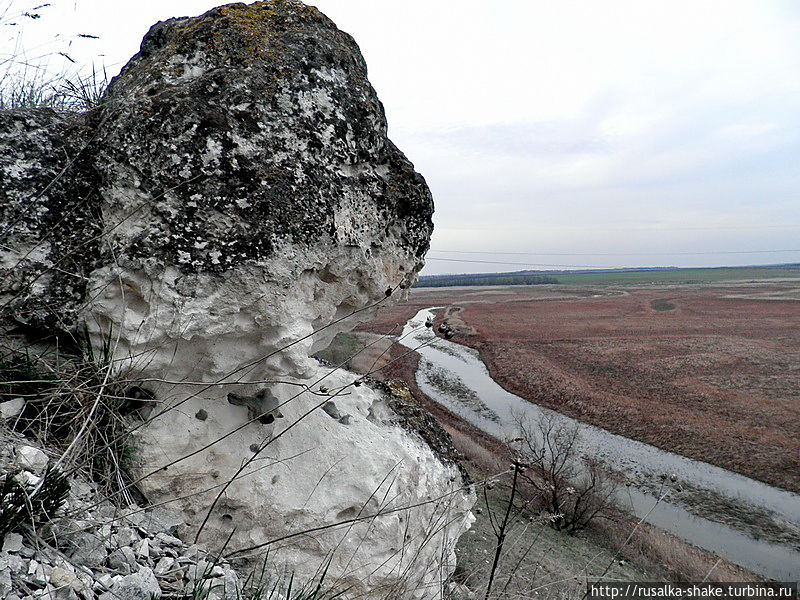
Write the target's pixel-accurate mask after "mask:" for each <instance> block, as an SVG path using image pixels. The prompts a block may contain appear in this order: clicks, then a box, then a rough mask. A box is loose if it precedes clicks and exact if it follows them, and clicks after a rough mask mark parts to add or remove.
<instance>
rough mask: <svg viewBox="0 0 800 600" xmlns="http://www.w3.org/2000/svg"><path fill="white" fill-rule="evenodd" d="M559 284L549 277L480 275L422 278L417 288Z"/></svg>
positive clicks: (506, 274)
mask: <svg viewBox="0 0 800 600" xmlns="http://www.w3.org/2000/svg"><path fill="white" fill-rule="evenodd" d="M545 283H558V279H556V278H555V277H551V276H549V275H524V274H509V273H497V274H492V273H480V274H476V275H469V274H464V275H429V276H426V277H420V278H419V281H418V282H417V283H416V287H452V286H459V285H541V284H545Z"/></svg>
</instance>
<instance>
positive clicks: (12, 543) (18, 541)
mask: <svg viewBox="0 0 800 600" xmlns="http://www.w3.org/2000/svg"><path fill="white" fill-rule="evenodd" d="M20 550H22V536H21V535H20V534H18V533H7V534H6V536H5V537H4V538H3V552H19V551H20Z"/></svg>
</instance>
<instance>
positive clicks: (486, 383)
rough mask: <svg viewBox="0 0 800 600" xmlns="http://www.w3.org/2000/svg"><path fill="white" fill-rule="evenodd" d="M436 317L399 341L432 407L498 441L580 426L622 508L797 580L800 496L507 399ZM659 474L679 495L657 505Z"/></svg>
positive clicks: (412, 324)
mask: <svg viewBox="0 0 800 600" xmlns="http://www.w3.org/2000/svg"><path fill="white" fill-rule="evenodd" d="M436 310H437V309H436V308H427V309H423V310H420V311H419V312H418V313H417V314H416V315H415V316H414V317H413V318H412V319H410V320H409V321H408V323H407V324H406V325H405V328H404V330H403V335H402V337H401V339H400V343H402V344H403V345H405V346H406V347H408V348H412V349H418V350H417V351H418V352H419V354H420V355H421V359H420V363H419V369H418V371H417V375H416V377H417V384H418V386H419V388H420V389H421V390H422V391H423V392H424V393H425V394H427V395H428V396H429V397H430V398H431V399H432V400H434V401H435V402H437V403H439V404H441V405H442V406H444V407H445V408H447V409H448V410H450V411H451V412H453V413H454V414H456V415H458V416H459V417H460V418H462V419H464V420H465V421H467V422H469V423H470V424H471V425H473V426H475V427H477V428H479V429H481V430H483V431H485V432H486V433H488V434H490V435H492V436H493V437H495V438H497V439H500V440H506V439H512V438H514V437H516V435H517V425H516V423H517V421H518V419H519V418H527V419H530V420H536V419H539V418H540V417H541V416H542V415H547V416H550V417H552V418H554V419H556V420H557V421H559V422H562V423H565V424H569V425H573V424H576V423H577V424H578V427H579V430H580V442H579V444H580V448H579V451H580V453H581V454H582V455H584V456H587V457H591V458H593V459H595V460H600V461H602V462H603V464H604V465H606V466H607V467H608V468H610V469H612V470H614V471H616V472H618V473H621V474H622V475H623V476H624V477H625V478H626V480H627V481H629V482H630V483H631V485H630V486H629V487H625V488H623V491H622V492H621V493H620V494H619V497H618V498H617V501H618V503H619V504H620V505H621V507H623V508H624V509H626V510H628V511H629V512H631V513H632V514H634V515H636V516H637V517H640V518H641V517H645V520H647V521H648V522H650V523H652V524H654V525H656V526H658V527H660V528H662V529H664V530H667V531H669V532H671V533H673V534H674V535H676V536H678V537H680V538H682V539H684V540H686V541H688V542H690V543H692V544H694V545H696V546H698V547H701V548H703V549H706V550H708V551H711V552H713V553H715V554H718V555H720V556H723V557H724V558H726V559H728V560H730V561H731V562H734V563H736V564H739V565H741V566H743V567H745V568H747V569H750V570H751V571H754V572H756V573H759V574H761V575H764V576H766V577H769V578H771V579H776V580H784V581H789V580H797V579H798V578H800V496H798V495H797V494H794V493H791V492H788V491H785V490H781V489H779V488H776V487H772V486H770V485H767V484H765V483H762V482H759V481H756V480H753V479H750V478H748V477H745V476H742V475H739V474H737V473H733V472H731V471H727V470H725V469H722V468H719V467H716V466H714V465H711V464H708V463H704V462H700V461H696V460H692V459H689V458H686V457H684V456H679V455H677V454H673V453H671V452H666V451H664V450H661V449H659V448H656V447H655V446H651V445H648V444H644V443H642V442H638V441H636V440H632V439H629V438H626V437H623V436H619V435H615V434H613V433H610V432H609V431H606V430H604V429H601V428H599V427H595V426H593V425H589V424H585V423H581V422H578V421H575V420H574V419H571V418H570V417H567V416H564V415H561V414H559V413H555V412H553V411H550V410H548V409H546V408H542V407H539V406H537V405H535V404H532V403H531V402H529V401H527V400H525V399H523V398H520V397H518V396H516V395H514V394H511V393H510V392H508V391H506V390H505V389H503V388H502V387H501V386H500V385H498V384H497V383H496V382H495V381H494V380H493V379H492V378H491V377H490V375H489V372H488V370H487V369H486V367H485V365H484V364H483V362H482V361H481V359H480V356H479V355H478V353H477V352H476V351H475V350H473V349H471V348H467V347H466V346H462V345H460V344H457V343H454V342H451V341H447V340H443V339H441V338H438V339H434V333H433V331H431V329H429V328H426V327H425V326H424V323H425V320H426V319H427V318H428V317H430V316H432V315H433V314H434V313H435V311H436ZM663 474H667V475H668V477H673V476H674V478H676V480H677V483H678V486H674V487H681V489H684V491H681V492H679V491H677V490H675V489H672V488H670V489H669V491H668V493H667V494H666V496H665V497H664V499H662V500H661V501H657V499H658V498H659V497H660V496H663V495H664V491H665V490H666V488H665V487H664V486H663V484H662V481H663V479H662V477H661V476H662V475H663ZM668 481H669V479H668Z"/></svg>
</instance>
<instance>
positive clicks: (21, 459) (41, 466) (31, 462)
mask: <svg viewBox="0 0 800 600" xmlns="http://www.w3.org/2000/svg"><path fill="white" fill-rule="evenodd" d="M47 462H48V458H47V455H46V454H45V453H44V452H42V451H41V450H39V449H38V448H34V447H33V446H18V447H17V465H19V467H20V468H22V469H25V470H27V471H32V472H33V473H35V474H37V475H41V474H42V473H44V470H45V469H46V468H47Z"/></svg>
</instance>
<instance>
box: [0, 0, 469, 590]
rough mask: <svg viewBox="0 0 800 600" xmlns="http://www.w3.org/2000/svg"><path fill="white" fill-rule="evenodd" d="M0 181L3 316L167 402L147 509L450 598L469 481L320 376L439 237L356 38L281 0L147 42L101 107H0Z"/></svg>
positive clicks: (279, 556)
mask: <svg viewBox="0 0 800 600" xmlns="http://www.w3.org/2000/svg"><path fill="white" fill-rule="evenodd" d="M0 176H2V178H3V179H2V181H3V186H2V188H3V191H2V192H0V193H1V194H2V195H3V196H4V197H3V198H2V205H3V208H2V211H3V212H2V215H0V216H2V223H0V227H2V228H3V230H4V234H5V235H4V239H5V243H4V247H3V249H2V250H3V256H2V263H0V268H2V269H3V272H2V281H3V284H2V290H0V294H2V299H1V300H0V301H1V302H2V304H3V305H4V308H3V311H4V312H5V313H6V316H13V318H14V319H16V320H17V322H22V323H25V324H26V325H28V326H30V327H40V328H41V327H50V328H57V329H61V330H75V329H76V328H79V327H83V326H85V327H86V330H87V331H88V334H89V339H90V340H91V344H92V346H93V347H94V350H95V354H96V355H97V356H101V355H103V354H105V356H106V357H107V358H108V359H110V360H113V361H114V362H115V372H116V373H117V374H118V375H119V376H120V377H125V378H128V379H130V380H132V381H137V382H139V383H140V385H141V387H142V388H146V389H147V391H148V393H149V394H151V395H152V398H153V401H152V402H150V404H151V409H150V413H149V415H147V420H146V422H145V424H144V425H142V426H141V427H140V429H139V430H138V432H137V436H138V438H137V439H138V443H137V476H138V477H142V479H141V481H140V482H139V484H138V485H139V487H140V488H141V489H142V491H143V492H144V493H145V494H146V495H147V498H148V500H149V501H151V502H154V503H161V502H170V503H171V504H172V505H173V506H177V507H179V508H180V509H181V510H182V511H183V513H184V515H185V517H186V519H187V522H188V523H189V525H190V527H189V529H188V530H187V532H186V535H188V536H191V537H194V536H195V535H197V534H198V532H199V539H200V541H202V542H205V543H207V544H209V545H210V546H215V547H220V548H221V547H222V546H223V545H225V546H226V548H225V552H226V553H228V554H230V553H235V554H236V556H240V557H256V556H258V555H260V554H263V552H264V551H265V549H267V548H269V550H270V552H271V557H270V564H271V565H272V566H273V567H274V568H286V569H287V570H290V571H294V572H295V576H296V577H299V578H306V579H309V578H313V577H314V575H315V573H318V572H319V571H320V570H321V569H324V568H325V567H326V565H327V566H328V582H329V583H332V584H335V585H336V586H339V587H340V588H341V589H345V588H349V589H350V590H351V592H350V593H352V594H353V595H367V596H374V597H378V596H380V597H386V596H391V595H393V594H394V595H395V597H437V596H438V595H439V594H440V591H441V589H440V588H441V583H442V581H443V580H444V579H445V578H446V577H447V575H448V574H449V573H450V572H451V571H452V569H453V568H454V554H453V546H454V544H455V542H456V540H457V539H458V536H459V535H460V534H461V533H462V532H463V531H464V530H465V529H466V528H468V526H469V524H470V519H471V514H470V512H469V509H470V506H471V504H472V497H471V495H470V494H469V493H468V492H466V491H465V490H464V481H463V480H462V477H461V474H460V473H459V470H458V469H457V468H456V466H454V465H453V464H452V463H450V462H448V461H447V460H446V459H443V458H442V457H441V456H439V455H437V454H436V453H434V452H433V451H432V450H431V448H430V447H429V446H428V445H427V444H425V443H424V442H423V440H422V438H421V437H420V436H419V435H417V434H416V433H414V432H413V431H411V430H410V428H409V427H403V426H402V423H401V422H400V421H401V419H399V417H398V416H397V415H396V414H395V413H394V412H393V411H392V410H391V408H390V407H389V404H390V402H389V400H388V398H387V396H386V394H385V393H384V392H381V391H379V390H376V389H372V388H370V387H369V386H368V385H359V386H355V385H353V382H354V381H355V379H356V376H355V375H353V374H351V373H348V372H345V371H343V370H341V369H333V368H331V367H330V366H322V365H321V364H320V363H319V362H318V361H316V360H315V359H312V358H310V355H311V354H313V353H314V352H316V351H318V350H320V349H322V348H324V347H326V346H327V345H328V343H329V341H330V340H331V339H332V338H333V337H334V335H335V334H336V333H337V332H339V331H343V330H347V329H350V328H352V327H354V326H355V325H356V324H358V323H359V322H361V321H363V320H366V319H369V318H370V317H371V316H372V315H373V314H374V311H375V310H377V309H378V308H379V307H380V306H382V305H385V304H386V303H388V302H393V301H395V300H396V299H397V298H398V297H401V296H402V295H403V294H404V290H405V289H406V288H407V286H408V285H409V284H410V283H412V282H413V280H414V278H415V276H416V273H417V272H418V270H419V269H420V268H421V267H422V265H423V257H424V254H425V252H426V250H427V249H428V242H429V239H430V234H431V230H432V222H431V215H432V211H433V203H432V199H431V195H430V192H429V190H428V188H427V186H426V184H425V181H424V180H423V178H422V176H420V175H419V174H418V173H416V172H415V171H414V168H413V166H412V165H411V163H410V162H409V161H408V160H407V159H406V158H405V156H404V155H403V154H402V153H401V152H400V151H399V150H398V149H397V148H396V147H395V146H394V144H392V142H391V141H390V140H389V139H388V138H387V135H386V120H385V116H384V112H383V108H382V106H381V104H380V101H379V100H378V98H377V96H376V94H375V92H374V90H373V89H372V87H371V86H370V84H369V82H368V80H367V73H366V66H365V64H364V60H363V58H362V57H361V54H360V52H359V50H358V47H357V45H356V44H355V42H354V41H353V39H352V38H351V37H350V36H349V35H347V34H346V33H343V32H341V31H339V30H338V29H337V28H336V26H335V25H334V23H332V22H331V21H330V20H329V19H328V18H326V17H325V16H324V15H322V14H321V13H320V12H319V11H317V10H316V9H315V8H312V7H309V6H306V5H304V4H302V3H300V2H293V1H289V0H286V1H280V0H275V1H272V2H257V3H255V4H251V5H244V4H231V5H227V6H222V7H219V8H216V9H213V10H211V11H209V12H207V13H206V14H204V15H202V16H200V17H196V18H180V19H170V20H168V21H164V22H161V23H158V24H156V25H155V26H153V27H152V28H151V30H150V31H149V32H148V34H147V35H146V36H145V38H144V40H143V42H142V46H141V50H140V52H139V53H138V54H137V55H136V56H134V57H133V59H132V60H131V61H130V62H129V63H128V65H127V66H126V67H125V68H124V69H123V70H122V72H121V74H120V75H119V76H118V77H116V78H115V79H114V80H113V81H112V83H111V85H110V87H109V89H108V91H107V93H106V96H105V98H104V101H103V103H102V105H101V106H100V107H99V108H97V109H95V110H93V111H90V112H89V113H87V114H84V115H81V116H80V117H67V116H64V115H59V114H56V113H54V112H52V111H43V110H40V111H13V112H10V113H9V112H7V113H0ZM328 403H332V405H333V406H331V405H330V404H328ZM337 524H343V525H337ZM201 528H202V531H201ZM302 532H305V533H302ZM229 537H230V539H228V538H229ZM226 540H227V542H226ZM276 540H279V541H276ZM248 548H253V549H252V550H247V549H248ZM238 551H243V552H238Z"/></svg>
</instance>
